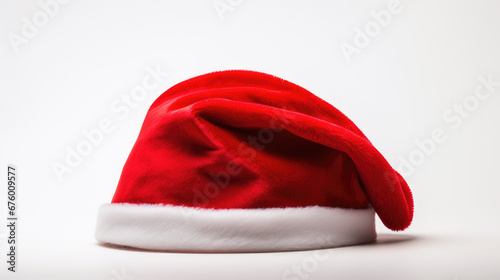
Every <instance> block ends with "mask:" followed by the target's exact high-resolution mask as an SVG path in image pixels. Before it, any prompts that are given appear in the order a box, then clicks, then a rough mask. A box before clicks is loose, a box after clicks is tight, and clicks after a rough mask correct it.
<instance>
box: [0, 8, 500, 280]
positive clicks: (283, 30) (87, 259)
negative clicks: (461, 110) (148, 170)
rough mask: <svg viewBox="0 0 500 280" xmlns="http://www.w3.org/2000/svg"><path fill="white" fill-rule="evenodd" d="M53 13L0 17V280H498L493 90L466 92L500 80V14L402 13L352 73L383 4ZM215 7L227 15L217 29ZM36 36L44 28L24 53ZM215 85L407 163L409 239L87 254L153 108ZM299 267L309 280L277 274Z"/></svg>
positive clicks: (4, 11)
mask: <svg viewBox="0 0 500 280" xmlns="http://www.w3.org/2000/svg"><path fill="white" fill-rule="evenodd" d="M47 2H50V1H49V0H42V1H40V2H38V1H13V0H1V1H0V135H1V137H0V166H1V168H2V170H6V166H7V164H15V165H16V166H17V167H18V170H19V186H18V212H17V213H18V217H19V221H18V223H19V226H18V238H19V240H18V242H19V245H18V248H19V249H18V252H17V254H18V264H17V270H18V272H17V273H11V272H8V271H7V264H6V263H5V262H4V261H3V260H4V259H6V256H5V254H6V250H7V244H6V243H7V242H6V238H7V228H6V227H5V225H4V224H6V223H7V222H6V220H4V218H2V221H3V222H1V225H2V226H1V227H0V249H1V254H2V255H3V256H5V257H0V260H2V261H1V263H2V264H1V265H0V278H1V279H115V280H120V279H202V278H203V279H499V277H500V268H498V265H497V264H498V261H495V259H496V260H498V259H500V242H499V241H498V240H497V239H498V236H499V233H500V219H499V213H500V203H498V201H499V199H500V188H499V186H500V183H499V179H498V173H499V171H500V170H499V168H500V163H499V158H500V149H499V148H498V143H500V132H499V131H500V126H499V120H500V110H499V106H500V87H499V86H496V87H494V88H493V90H492V91H491V92H490V93H491V94H490V96H489V97H488V98H486V99H485V100H479V101H478V102H477V103H474V92H475V90H476V88H477V87H478V86H479V87H480V86H481V82H480V78H479V77H483V78H485V79H487V78H488V76H489V75H491V77H493V78H492V79H493V80H494V81H500V52H499V50H500V17H499V14H500V2H498V1H493V0H491V1H486V0H483V1H472V0H470V1H456V0H455V1H451V0H450V1H430V0H429V1H409V0H401V1H400V2H399V6H398V7H399V8H398V11H399V12H397V13H395V14H392V16H391V19H390V21H389V22H387V24H385V25H386V26H383V27H380V26H381V25H380V24H375V27H374V26H371V27H372V28H375V29H373V30H374V31H373V30H372V31H373V32H375V34H373V33H372V34H371V35H373V36H371V37H369V42H368V43H366V42H365V43H366V44H365V45H362V44H359V42H358V44H357V46H358V47H359V48H358V51H357V53H355V54H352V55H351V56H346V55H345V54H344V53H343V51H342V49H341V45H343V46H345V45H346V44H349V45H352V46H353V47H356V42H355V39H356V38H357V37H359V34H358V33H357V31H356V28H359V29H361V30H364V29H365V27H367V26H370V24H372V25H373V23H374V22H375V21H374V16H373V15H372V11H373V12H379V11H381V10H387V9H388V8H387V7H388V5H391V4H389V2H390V1H387V0H377V1H373V0H371V1H368V0H365V1H349V2H348V1H263V0H261V1H245V0H243V1H235V0H233V1H229V2H227V0H221V1H213V0H203V1H202V0H198V1H152V0H151V1H149V0H147V1H79V0H74V1H69V2H68V3H67V4H56V8H57V9H56V8H55V6H52V7H51V9H52V16H49V17H47V19H48V20H47V22H43V19H44V17H43V13H46V12H44V9H43V8H42V6H43V5H42V6H41V5H40V4H39V3H47ZM56 3H57V2H56ZM214 3H215V4H219V5H221V6H222V5H223V4H221V3H229V4H227V5H230V7H231V10H230V11H226V12H224V13H223V14H222V15H219V14H218V13H217V11H216V9H215V8H214ZM396 4H397V3H396ZM34 17H35V18H34ZM27 22H29V23H27ZM29 24H37V25H35V28H36V30H35V31H33V30H31V33H27V34H28V35H29V36H28V37H30V38H27V37H26V36H24V35H23V33H22V31H23V28H24V29H26V25H29ZM377 26H378V27H379V28H380V30H377V29H376V28H377ZM25 35H26V34H25ZM16 36H17V37H16ZM19 36H24V37H23V38H24V40H22V43H19V41H15V42H17V43H13V42H12V38H14V37H15V38H17V39H19ZM356 36H357V37H356ZM358 39H359V38H358ZM156 67H159V69H161V71H163V72H168V73H169V75H168V77H164V78H163V79H161V81H160V82H159V84H158V85H157V86H156V87H155V88H154V89H152V90H149V91H147V95H146V97H145V98H143V99H142V100H139V101H137V102H135V103H134V104H133V106H135V107H134V108H132V107H131V106H128V107H127V108H128V110H129V111H130V112H129V113H128V114H127V115H125V113H123V112H122V113H119V112H117V110H116V108H115V109H113V106H124V104H125V103H123V101H121V100H122V99H121V98H127V96H130V95H131V92H132V90H133V89H134V87H136V86H140V85H141V81H142V79H143V78H144V77H145V76H146V75H148V72H147V70H146V69H148V68H150V69H154V68H156ZM224 69H249V70H256V71H262V72H266V73H269V74H273V75H276V76H279V77H282V78H284V79H287V80H289V81H291V82H294V83H296V84H298V85H301V86H303V87H305V88H306V89H308V90H310V91H311V92H313V93H314V94H316V95H318V96H320V97H321V98H323V99H325V100H326V101H328V102H329V103H331V104H333V105H334V106H336V107H337V108H339V109H340V110H341V111H342V112H344V113H345V114H346V115H347V116H349V117H350V118H351V119H352V120H353V121H354V122H355V123H356V124H357V125H358V126H359V127H360V128H361V129H362V130H363V131H364V132H365V133H366V135H367V136H368V138H369V139H370V140H371V141H372V142H373V143H374V145H375V146H376V147H377V148H378V149H379V150H380V151H381V152H382V154H383V155H384V156H385V157H386V158H387V159H388V160H389V162H390V163H391V164H392V165H393V166H395V167H396V169H400V164H401V163H402V162H403V161H404V160H410V159H411V155H412V154H413V156H414V158H413V161H414V162H417V163H418V164H415V165H414V170H413V171H411V172H407V173H408V174H407V175H406V179H407V181H408V183H409V184H410V187H411V188H412V190H413V193H414V199H415V219H414V222H413V224H412V226H411V227H410V228H409V229H408V230H407V231H405V232H402V233H391V232H390V231H389V230H387V229H385V228H384V227H383V225H382V224H381V223H378V224H377V225H378V232H379V233H381V235H380V238H379V241H378V242H377V243H374V244H369V245H362V246H354V247H347V248H338V249H330V250H321V251H305V252H289V253H268V254H179V253H175V254H174V253H157V252H141V251H133V250H118V249H111V248H106V247H103V246H100V245H98V244H97V243H96V241H95V239H94V237H93V234H94V227H95V220H96V216H97V209H98V207H99V205H100V204H102V203H106V202H109V201H110V200H111V197H112V195H113V193H114V190H115V187H116V184H117V181H118V178H119V176H120V172H121V168H122V166H123V164H124V162H125V160H126V158H127V156H128V153H129V151H130V149H131V147H132V145H133V143H134V141H135V139H136V137H137V134H138V132H139V129H140V125H141V123H142V121H143V119H144V116H145V113H146V111H147V109H148V108H149V106H150V104H151V103H152V102H153V101H154V99H155V98H156V97H158V96H159V95H160V94H161V93H162V92H163V91H165V90H166V89H168V88H169V87H170V86H172V85H174V84H176V83H177V82H180V81H182V80H185V79H187V78H190V77H193V76H196V75H199V74H203V73H206V72H211V71H216V70H224ZM483 90H484V88H483ZM464 100H467V102H469V103H468V105H467V106H468V108H473V109H471V110H470V111H467V112H466V115H462V116H461V117H459V120H460V123H458V122H459V120H457V117H456V116H459V115H458V114H456V113H454V111H453V110H454V108H455V107H454V106H457V105H456V104H462V102H464ZM475 100H476V101H477V99H475ZM122 109H123V108H122ZM448 110H452V112H451V113H450V112H449V111H448ZM446 114H451V115H448V116H454V119H453V120H454V121H451V120H450V119H446V118H444V117H443V115H446ZM105 119H109V120H110V121H111V122H112V124H113V130H112V131H111V132H110V133H105V134H104V136H103V139H102V141H101V142H99V143H98V144H97V145H93V146H92V151H90V152H89V154H88V155H87V156H85V157H83V158H82V160H81V162H80V163H78V164H76V165H75V166H74V167H72V168H71V172H67V173H65V174H63V175H62V178H59V179H58V176H56V173H55V172H54V169H53V166H54V164H55V162H59V163H61V164H64V163H65V157H66V156H67V154H68V149H75V147H77V145H78V144H80V143H81V142H82V141H85V136H84V135H83V133H82V131H83V130H92V129H96V128H98V127H99V123H100V122H101V121H102V120H105ZM436 129H441V130H442V131H444V134H445V137H446V140H445V141H442V142H441V143H435V147H434V149H432V151H431V152H430V153H429V154H428V155H425V156H424V157H423V158H422V157H418V154H419V153H420V155H422V154H423V153H422V152H421V151H420V150H419V149H420V148H419V147H418V145H417V144H416V141H417V142H418V141H420V142H422V141H425V140H424V139H429V138H430V137H431V135H432V133H433V131H434V130H436ZM416 160H417V161H416ZM6 176H7V174H6V171H2V173H1V174H0V177H2V178H5V179H1V180H2V182H3V183H2V186H4V187H2V188H1V191H0V199H1V201H2V203H1V204H0V205H1V208H0V216H1V217H3V216H6V215H7V208H6V192H7V190H6V184H5V182H6ZM60 179H61V180H60ZM4 213H5V214H4ZM318 256H322V258H318ZM325 256H326V257H325ZM294 266H297V267H299V268H300V269H301V270H302V271H303V273H305V274H300V275H299V274H286V273H287V271H289V270H291V269H292V268H293V267H294ZM283 277H284V278H283Z"/></svg>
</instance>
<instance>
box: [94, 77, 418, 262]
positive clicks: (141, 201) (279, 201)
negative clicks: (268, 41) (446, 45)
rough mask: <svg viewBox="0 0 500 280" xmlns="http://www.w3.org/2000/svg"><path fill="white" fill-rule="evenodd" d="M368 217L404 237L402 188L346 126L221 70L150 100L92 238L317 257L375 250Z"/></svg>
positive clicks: (287, 90) (406, 210) (271, 81)
mask: <svg viewBox="0 0 500 280" xmlns="http://www.w3.org/2000/svg"><path fill="white" fill-rule="evenodd" d="M375 213H377V214H378V216H379V217H380V219H381V220H382V222H383V223H384V224H385V225H386V226H387V227H388V228H389V229H392V230H396V231H397V230H403V229H405V228H407V227H408V226H409V225H410V223H411V220H412V217H413V199H412V195H411V191H410V189H409V187H408V185H407V183H406V182H405V180H404V179H403V178H402V177H401V175H399V174H398V173H397V172H396V171H395V170H394V169H393V168H392V167H391V166H390V165H389V164H388V162H387V161H386V160H385V159H384V157H383V156H382V155H381V154H380V153H379V152H378V151H377V149H375V147H374V146H373V145H372V144H371V143H370V141H369V140H368V139H367V138H366V136H365V135H364V134H363V133H362V132H361V131H360V130H359V129H358V127H356V125H354V123H353V122H352V121H351V120H349V119H348V118H347V117H346V116H345V115H344V114H342V113H341V112H340V111H339V110H337V109H336V108H335V107H333V106H331V105H330V104H328V103H326V102H325V101H323V100H322V99H320V98H318V97H316V96H315V95H313V94H312V93H310V92H309V91H307V90H305V89H303V88H302V87H300V86H297V85H295V84H292V83H290V82H288V81H285V80H282V79H280V78H277V77H274V76H271V75H268V74H263V73H258V72H252V71H222V72H215V73H210V74H206V75H202V76H198V77H195V78H192V79H189V80H187V81H184V82H181V83H179V84H177V85H175V86H173V87H172V88H170V89H169V90H167V91H166V92H165V93H163V94H162V95H161V96H160V97H159V98H158V99H157V100H156V101H155V102H154V103H153V105H152V106H151V108H150V109H149V111H148V113H147V116H146V119H145V120H144V124H143V126H142V129H141V131H140V134H139V136H138V139H137V141H136V143H135V145H134V147H133V149H132V151H131V153H130V155H129V157H128V159H127V161H126V163H125V166H124V167H123V171H122V174H121V178H120V181H119V183H118V187H117V189H116V192H115V195H114V197H113V199H112V201H111V203H110V204H104V205H102V206H101V207H100V208H99V213H98V221H97V228H96V238H97V240H98V241H100V242H104V243H111V244H116V245H123V246H130V247H136V248H143V249H153V250H174V251H206V252H225V251H226V252H230V251H233V252H244V251H247V252H251V251H283V250H297V249H317V248H326V247H337V246H346V245H353V244H360V243H366V242H370V241H373V240H374V239H375V238H376V232H375Z"/></svg>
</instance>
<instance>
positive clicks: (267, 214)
mask: <svg viewBox="0 0 500 280" xmlns="http://www.w3.org/2000/svg"><path fill="white" fill-rule="evenodd" d="M95 236H96V239H97V240H98V241H100V242H104V243H111V244H116V245H124V246H130V247H136V248H142V249H151V250H171V251H195V252H258V251H261V252H262V251H288V250H304V249H319V248H331V247H339V246H347V245H354V244H360V243H366V242H370V241H373V240H375V238H376V232H375V211H374V210H373V208H371V207H369V208H365V209H344V208H330V207H320V206H312V207H302V208H267V209H227V210H225V209H222V210H216V209H201V208H189V207H181V206H172V205H161V204H142V205H137V204H115V203H113V204H104V205H102V206H101V207H100V208H99V214H98V219H97V228H96V234H95Z"/></svg>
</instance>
